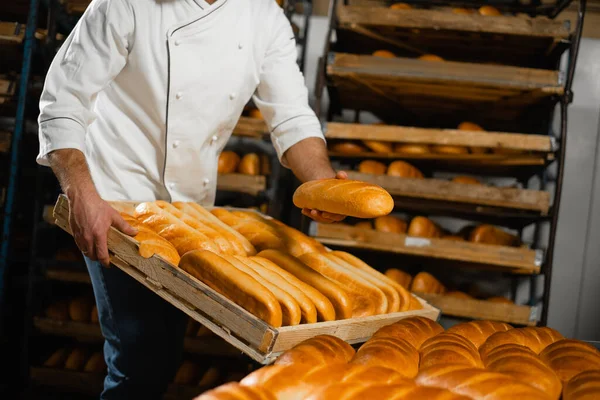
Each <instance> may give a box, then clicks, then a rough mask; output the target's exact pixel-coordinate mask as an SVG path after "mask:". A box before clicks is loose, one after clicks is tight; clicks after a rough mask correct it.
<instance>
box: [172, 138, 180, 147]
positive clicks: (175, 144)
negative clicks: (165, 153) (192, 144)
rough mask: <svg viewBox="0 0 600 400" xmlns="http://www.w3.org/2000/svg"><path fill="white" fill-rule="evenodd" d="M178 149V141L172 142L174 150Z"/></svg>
mask: <svg viewBox="0 0 600 400" xmlns="http://www.w3.org/2000/svg"><path fill="white" fill-rule="evenodd" d="M178 147H179V140H176V141H174V142H173V148H174V149H176V148H178Z"/></svg>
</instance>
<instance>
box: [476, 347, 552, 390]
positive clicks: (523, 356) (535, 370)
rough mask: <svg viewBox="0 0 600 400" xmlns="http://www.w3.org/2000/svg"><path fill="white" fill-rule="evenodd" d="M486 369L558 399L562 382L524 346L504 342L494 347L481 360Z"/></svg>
mask: <svg viewBox="0 0 600 400" xmlns="http://www.w3.org/2000/svg"><path fill="white" fill-rule="evenodd" d="M483 362H484V364H485V367H486V368H487V370H488V371H491V372H499V373H502V374H506V375H510V376H512V377H513V378H515V379H516V380H518V381H520V382H523V383H525V384H528V385H531V386H533V387H535V388H536V389H539V390H541V391H542V392H544V393H546V394H547V395H548V396H550V398H552V399H555V400H558V398H559V397H560V391H561V387H562V384H561V383H560V380H559V379H558V377H557V376H556V374H555V373H554V371H552V370H551V369H550V368H549V367H548V366H547V365H546V364H544V363H543V362H542V360H541V359H540V357H538V355H537V354H535V353H534V352H533V351H531V350H530V349H529V348H527V347H525V346H520V345H518V344H504V345H502V346H498V347H496V348H495V349H494V350H492V351H491V352H490V353H488V354H487V355H486V357H485V358H484V360H483Z"/></svg>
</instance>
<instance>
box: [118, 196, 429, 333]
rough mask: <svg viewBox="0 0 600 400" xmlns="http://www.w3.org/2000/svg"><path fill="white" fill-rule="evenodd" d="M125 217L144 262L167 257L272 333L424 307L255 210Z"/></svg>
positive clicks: (170, 210) (151, 205) (147, 208)
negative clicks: (269, 327)
mask: <svg viewBox="0 0 600 400" xmlns="http://www.w3.org/2000/svg"><path fill="white" fill-rule="evenodd" d="M127 211H129V212H130V214H127V213H126V212H127ZM121 213H122V215H123V217H124V218H125V219H126V221H128V222H129V223H130V224H131V225H132V226H134V227H136V228H137V229H138V234H137V235H136V236H135V238H134V239H136V240H137V241H138V242H139V243H140V244H139V253H140V255H141V256H143V257H150V256H152V255H154V254H157V255H159V256H161V257H163V258H164V259H165V260H167V261H169V262H171V263H172V264H173V265H175V266H179V268H181V269H182V270H184V271H186V272H187V273H189V274H190V275H192V276H193V277H195V278H196V279H198V280H199V281H201V282H203V283H204V284H206V285H207V286H209V287H211V288H212V289H214V290H215V291H217V292H219V293H220V294H221V295H223V296H225V297H227V298H228V299H230V300H231V301H233V302H235V303H236V304H238V305H239V306H241V307H242V308H244V309H246V310H247V311H248V312H250V313H251V314H253V315H255V316H256V317H258V318H260V319H262V320H263V321H265V322H267V323H268V324H270V325H272V326H275V327H278V326H282V325H297V324H300V323H314V322H319V321H332V320H338V319H346V318H354V317H363V316H370V315H377V314H384V313H392V312H398V311H407V310H409V309H420V308H422V306H421V304H420V302H419V301H418V300H417V299H415V298H414V297H413V296H411V294H410V293H409V292H408V291H407V290H406V289H404V288H403V287H402V286H400V285H398V284H397V283H396V282H394V281H392V280H391V279H389V278H388V277H386V276H385V275H383V274H381V273H379V272H378V271H376V270H375V269H373V268H371V267H370V266H369V265H367V264H365V263H364V262H362V261H361V260H360V259H358V258H356V257H354V256H352V255H351V254H349V253H346V252H339V251H336V252H331V251H328V250H327V249H326V248H325V247H323V246H322V245H321V244H320V243H319V242H317V241H316V240H314V239H313V238H310V237H308V236H306V235H304V234H303V233H301V232H299V231H297V230H296V229H293V228H291V227H289V226H287V225H285V224H283V223H281V222H279V221H276V220H271V219H267V218H264V217H262V216H261V215H260V214H257V213H254V212H251V211H228V210H225V209H221V208H215V209H213V210H212V211H210V212H209V211H208V210H206V209H204V208H203V207H201V206H200V205H198V204H195V203H182V202H179V203H173V204H170V203H167V202H163V201H156V202H146V203H141V204H139V205H138V206H137V207H135V209H133V210H125V209H121Z"/></svg>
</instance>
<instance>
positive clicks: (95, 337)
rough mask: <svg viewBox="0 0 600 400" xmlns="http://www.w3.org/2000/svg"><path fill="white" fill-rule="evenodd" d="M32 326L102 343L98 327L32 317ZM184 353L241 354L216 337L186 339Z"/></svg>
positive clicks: (222, 355) (235, 355)
mask: <svg viewBox="0 0 600 400" xmlns="http://www.w3.org/2000/svg"><path fill="white" fill-rule="evenodd" d="M33 326H34V327H35V328H36V329H37V330H38V331H40V332H41V333H44V334H48V335H54V336H65V337H72V338H75V339H81V340H84V341H91V342H102V341H103V340H104V338H103V337H102V332H100V326H99V325H95V324H91V323H84V322H74V321H56V320H53V319H49V318H42V317H34V319H33ZM183 347H184V351H186V352H188V353H194V354H201V355H210V356H217V357H237V356H240V355H242V353H241V352H240V351H239V350H237V349H236V348H235V347H233V346H231V345H230V344H228V343H227V342H225V341H224V340H222V339H219V338H217V337H201V338H195V337H186V338H184V343H183Z"/></svg>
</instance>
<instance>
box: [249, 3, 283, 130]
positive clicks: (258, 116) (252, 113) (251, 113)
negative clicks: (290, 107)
mask: <svg viewBox="0 0 600 400" xmlns="http://www.w3.org/2000/svg"><path fill="white" fill-rule="evenodd" d="M278 3H279V2H278ZM280 5H281V4H280ZM248 116H249V117H250V118H256V119H264V118H263V115H262V113H261V112H260V110H259V109H258V108H253V109H251V110H250V111H249V112H248Z"/></svg>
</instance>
